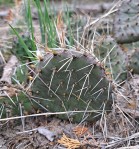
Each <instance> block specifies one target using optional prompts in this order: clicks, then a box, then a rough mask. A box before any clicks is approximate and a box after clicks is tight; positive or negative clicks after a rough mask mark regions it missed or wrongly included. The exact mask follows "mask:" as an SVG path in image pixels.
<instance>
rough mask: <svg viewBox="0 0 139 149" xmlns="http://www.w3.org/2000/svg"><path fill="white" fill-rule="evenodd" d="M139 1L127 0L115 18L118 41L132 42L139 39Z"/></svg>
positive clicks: (114, 28) (115, 33)
mask: <svg viewBox="0 0 139 149" xmlns="http://www.w3.org/2000/svg"><path fill="white" fill-rule="evenodd" d="M138 13H139V1H138V0H125V1H123V3H122V4H121V6H120V8H119V10H118V11H117V13H116V15H115V19H114V26H113V32H114V37H115V39H116V41H117V42H118V43H131V42H136V41H138V40H139V16H138Z"/></svg>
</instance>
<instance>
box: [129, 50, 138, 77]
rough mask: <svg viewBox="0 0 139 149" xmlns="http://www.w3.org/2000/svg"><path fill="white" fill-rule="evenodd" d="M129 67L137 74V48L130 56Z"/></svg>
mask: <svg viewBox="0 0 139 149" xmlns="http://www.w3.org/2000/svg"><path fill="white" fill-rule="evenodd" d="M129 69H130V70H131V69H132V71H133V73H135V74H139V49H135V50H134V52H133V53H132V54H131V56H130V60H129Z"/></svg>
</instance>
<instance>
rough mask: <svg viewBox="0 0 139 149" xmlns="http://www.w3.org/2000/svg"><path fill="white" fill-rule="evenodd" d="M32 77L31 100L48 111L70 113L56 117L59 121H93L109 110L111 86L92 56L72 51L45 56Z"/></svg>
mask: <svg viewBox="0 0 139 149" xmlns="http://www.w3.org/2000/svg"><path fill="white" fill-rule="evenodd" d="M34 77H35V78H36V79H35V80H34V81H33V83H32V87H31V90H32V95H33V97H35V98H36V101H38V102H39V103H40V105H43V106H45V107H46V108H47V109H48V111H51V112H68V111H70V113H68V114H65V115H59V116H58V117H60V118H62V119H70V120H73V121H75V122H80V121H81V120H88V121H93V120H95V119H97V118H98V117H100V116H101V115H102V112H104V111H105V110H110V109H111V103H112V95H111V92H112V88H111V83H110V82H109V81H108V80H107V79H106V75H105V71H104V69H103V67H102V66H101V64H100V63H99V61H98V60H97V59H96V58H95V57H94V56H91V55H88V54H82V53H80V52H76V51H55V52H54V53H47V54H46V55H45V57H44V59H43V61H41V62H40V63H39V65H38V67H37V72H36V74H35V75H34ZM93 110H95V111H93ZM72 111H83V112H82V113H73V112H72ZM86 111H90V112H89V113H88V112H86Z"/></svg>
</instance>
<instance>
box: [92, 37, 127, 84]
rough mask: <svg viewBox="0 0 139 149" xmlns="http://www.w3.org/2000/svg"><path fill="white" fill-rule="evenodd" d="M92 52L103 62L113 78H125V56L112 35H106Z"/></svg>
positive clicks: (117, 79) (121, 79) (120, 79)
mask: <svg viewBox="0 0 139 149" xmlns="http://www.w3.org/2000/svg"><path fill="white" fill-rule="evenodd" d="M94 54H95V55H96V56H97V57H98V59H99V60H100V61H101V62H102V63H103V64H104V67H105V69H107V72H108V74H110V77H112V79H113V80H115V81H116V82H119V81H123V80H125V79H126V75H127V71H126V69H127V68H126V66H127V56H126V54H125V53H124V52H123V51H122V49H121V47H120V46H119V45H118V44H117V43H116V42H115V40H114V39H113V38H112V37H110V36H107V37H105V38H104V39H103V41H101V43H99V44H98V45H96V47H95V49H94Z"/></svg>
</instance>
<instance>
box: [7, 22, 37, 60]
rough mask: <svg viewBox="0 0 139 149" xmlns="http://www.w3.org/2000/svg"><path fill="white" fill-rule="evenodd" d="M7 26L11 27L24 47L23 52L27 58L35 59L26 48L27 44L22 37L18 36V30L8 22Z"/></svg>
mask: <svg viewBox="0 0 139 149" xmlns="http://www.w3.org/2000/svg"><path fill="white" fill-rule="evenodd" d="M9 26H10V27H11V28H12V30H13V31H14V33H15V35H16V36H17V37H18V39H19V42H20V44H21V45H22V46H23V48H24V49H25V52H26V54H27V55H28V57H29V59H31V61H33V60H35V58H34V57H33V55H32V54H31V52H30V50H29V49H28V47H27V45H26V44H25V42H24V41H23V39H22V38H21V37H20V35H19V34H18V32H17V31H16V30H15V29H14V28H13V27H12V26H11V25H10V24H9Z"/></svg>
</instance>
